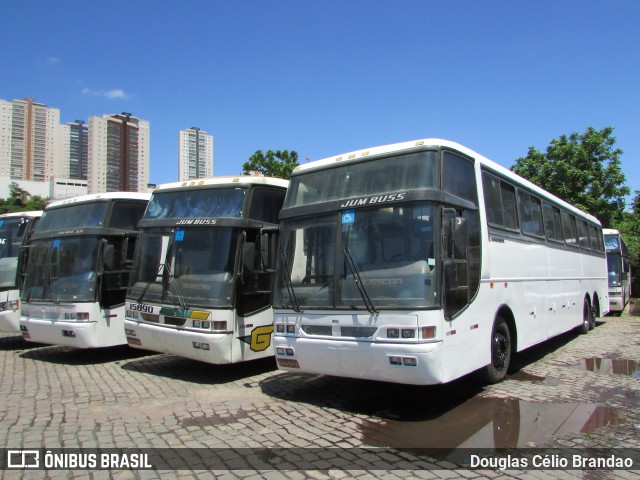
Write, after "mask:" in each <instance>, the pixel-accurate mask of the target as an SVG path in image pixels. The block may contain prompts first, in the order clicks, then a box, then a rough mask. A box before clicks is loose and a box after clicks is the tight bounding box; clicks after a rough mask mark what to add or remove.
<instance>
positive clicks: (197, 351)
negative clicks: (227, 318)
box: [124, 319, 233, 364]
mask: <svg viewBox="0 0 640 480" xmlns="http://www.w3.org/2000/svg"><path fill="white" fill-rule="evenodd" d="M124 330H125V334H126V337H127V343H128V344H129V346H130V347H134V348H140V349H144V350H151V351H153V352H160V353H168V354H170V355H176V356H179V357H184V358H190V359H192V360H199V361H201V362H207V363H214V364H228V363H231V362H232V357H231V346H232V341H233V333H231V332H223V333H203V332H202V333H201V332H193V331H189V330H180V329H176V328H168V327H163V326H159V325H151V324H148V323H142V322H138V321H135V320H128V319H125V321H124Z"/></svg>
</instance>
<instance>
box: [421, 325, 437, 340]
mask: <svg viewBox="0 0 640 480" xmlns="http://www.w3.org/2000/svg"><path fill="white" fill-rule="evenodd" d="M422 338H423V340H425V339H427V338H436V327H422Z"/></svg>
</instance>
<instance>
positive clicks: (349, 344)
mask: <svg viewBox="0 0 640 480" xmlns="http://www.w3.org/2000/svg"><path fill="white" fill-rule="evenodd" d="M274 348H275V351H276V361H277V363H278V368H279V369H281V370H286V371H290V372H303V373H312V374H322V375H334V376H338V377H349V378H359V379H367V380H378V381H383V382H393V383H403V384H412V385H433V384H438V383H442V381H443V375H442V342H433V343H418V344H390V343H384V344H382V343H366V342H355V341H331V340H319V339H310V338H295V337H285V336H274Z"/></svg>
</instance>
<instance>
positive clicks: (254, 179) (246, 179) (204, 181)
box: [154, 175, 289, 191]
mask: <svg viewBox="0 0 640 480" xmlns="http://www.w3.org/2000/svg"><path fill="white" fill-rule="evenodd" d="M220 185H269V186H275V187H284V188H287V187H288V186H289V180H284V179H282V178H274V177H259V176H253V175H237V176H226V177H208V178H197V179H194V180H187V181H184V182H171V183H164V184H162V185H158V186H157V187H156V188H155V190H154V191H158V190H169V189H178V188H185V187H187V188H188V187H207V186H220Z"/></svg>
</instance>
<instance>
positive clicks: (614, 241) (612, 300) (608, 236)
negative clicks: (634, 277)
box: [603, 228, 631, 313]
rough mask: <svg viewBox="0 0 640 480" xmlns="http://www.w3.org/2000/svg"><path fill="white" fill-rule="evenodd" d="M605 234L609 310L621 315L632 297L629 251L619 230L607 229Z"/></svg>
mask: <svg viewBox="0 0 640 480" xmlns="http://www.w3.org/2000/svg"><path fill="white" fill-rule="evenodd" d="M603 232H604V245H605V250H606V251H607V268H608V271H609V310H610V311H611V312H615V313H620V312H622V311H623V310H624V308H625V307H626V306H627V303H629V296H630V295H631V263H630V262H629V250H628V249H627V244H626V243H625V242H624V240H623V239H622V236H621V235H620V232H619V231H618V230H614V229H611V228H605V229H604V230H603Z"/></svg>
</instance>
